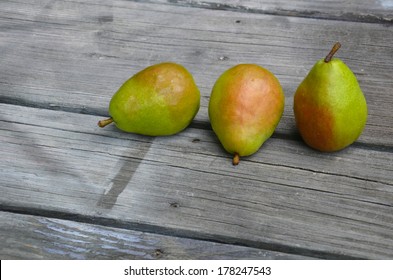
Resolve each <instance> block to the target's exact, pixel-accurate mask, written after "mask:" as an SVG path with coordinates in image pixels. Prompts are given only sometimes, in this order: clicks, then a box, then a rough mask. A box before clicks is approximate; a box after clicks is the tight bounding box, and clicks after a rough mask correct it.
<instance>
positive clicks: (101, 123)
mask: <svg viewBox="0 0 393 280" xmlns="http://www.w3.org/2000/svg"><path fill="white" fill-rule="evenodd" d="M112 122H113V119H112V118H109V119H105V120H100V121H99V122H98V126H99V127H104V126H107V125H108V124H110V123H112Z"/></svg>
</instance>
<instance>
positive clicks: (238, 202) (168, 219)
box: [0, 105, 393, 258]
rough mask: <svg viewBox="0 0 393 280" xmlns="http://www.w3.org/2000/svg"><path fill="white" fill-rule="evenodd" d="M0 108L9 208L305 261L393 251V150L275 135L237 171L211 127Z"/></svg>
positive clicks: (2, 175) (3, 183)
mask: <svg viewBox="0 0 393 280" xmlns="http://www.w3.org/2000/svg"><path fill="white" fill-rule="evenodd" d="M0 108H1V111H2V116H3V118H4V121H2V122H1V123H0V127H1V132H2V133H1V142H2V165H1V173H0V178H1V179H0V180H1V181H0V186H1V193H2V196H1V198H0V203H1V205H2V207H3V209H4V210H7V209H11V210H13V209H18V208H23V209H25V208H26V209H27V210H26V211H28V210H29V211H38V210H42V211H44V210H45V211H49V212H50V213H51V212H59V213H64V215H65V216H66V217H67V216H72V215H73V214H77V215H78V216H82V217H84V218H85V219H98V220H100V219H104V220H105V219H109V220H110V223H112V224H113V225H114V226H115V225H116V224H123V223H126V224H128V225H129V226H130V227H135V228H139V229H150V230H154V231H157V232H162V233H171V234H176V235H181V236H193V237H197V238H199V239H209V240H217V241H219V240H220V241H225V242H229V243H238V244H242V245H247V246H256V247H261V248H264V247H265V246H271V247H272V248H273V249H275V250H284V251H288V252H295V251H297V252H299V253H300V254H304V255H310V256H319V257H331V258H333V257H358V258H378V257H389V258H391V257H393V255H392V253H393V247H392V244H393V242H392V241H393V227H392V224H393V211H392V206H393V203H392V202H393V191H392V184H391V182H392V181H391V179H392V177H391V176H392V175H391V174H392V173H393V172H392V171H393V165H392V156H391V154H390V153H386V152H383V151H378V150H369V149H362V148H356V147H350V148H348V149H347V150H345V151H343V152H341V153H335V154H329V155H326V154H321V153H317V152H313V151H311V150H309V149H308V148H307V147H305V146H304V144H303V143H301V142H300V141H295V140H289V139H279V138H274V139H271V140H270V141H268V142H267V143H266V145H265V146H264V147H263V148H262V150H261V151H260V152H259V153H257V154H256V155H254V156H252V157H250V158H248V159H244V160H243V161H242V162H241V164H240V165H239V166H238V167H236V168H234V167H232V166H231V163H230V159H229V157H228V156H227V155H226V154H225V153H224V152H223V151H222V149H221V148H220V146H219V145H218V143H217V141H216V139H215V137H214V135H213V133H212V131H210V130H204V129H193V128H189V129H187V130H185V131H184V132H182V133H181V134H179V135H176V136H174V137H161V138H151V137H143V136H138V135H133V134H125V133H122V132H119V131H117V130H116V129H115V128H114V127H111V128H107V129H104V130H102V129H99V128H98V127H96V126H95V123H96V120H97V117H96V116H88V115H80V114H76V113H68V112H60V111H50V110H44V109H34V108H27V107H19V106H14V105H1V107H0ZM26 116H29V117H28V118H26ZM59 124H60V125H59ZM15 155H18V156H17V157H16V156H15ZM366 159H371V160H366ZM267 244H269V245H267ZM370 244H372V246H370Z"/></svg>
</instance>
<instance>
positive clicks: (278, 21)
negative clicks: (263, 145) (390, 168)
mask: <svg viewBox="0 0 393 280" xmlns="http://www.w3.org/2000/svg"><path fill="white" fill-rule="evenodd" d="M45 3H47V4H48V5H45ZM0 24H1V26H2V28H1V30H0V40H1V44H0V51H1V53H2V54H3V60H2V64H1V67H0V75H1V77H2V79H1V81H0V84H1V87H2V92H1V95H0V102H3V103H10V104H19V105H27V106H34V107H40V108H50V109H55V110H66V111H71V112H85V113H89V114H97V115H98V114H99V115H105V114H107V106H108V102H109V100H110V98H111V96H112V94H113V92H114V91H115V90H116V89H117V88H118V87H119V86H120V85H121V84H122V82H123V81H125V80H126V79H127V78H128V77H129V76H131V75H132V74H134V73H136V72H137V71H139V70H141V69H143V68H144V67H146V66H148V65H151V64H154V63H158V62H162V61H168V60H171V61H176V62H178V63H181V64H183V65H185V66H186V67H187V68H188V69H189V70H190V71H191V72H192V73H193V74H194V76H195V79H196V82H197V84H198V85H199V87H200V89H201V93H202V100H201V109H200V111H199V113H198V115H197V117H196V122H195V124H201V125H204V126H206V125H208V115H207V105H208V101H209V96H210V91H211V88H212V86H213V84H214V81H215V80H216V78H217V77H218V76H219V75H220V74H221V73H222V72H223V71H224V70H226V69H227V68H229V67H230V66H233V65H234V64H238V63H250V62H251V63H257V64H260V65H262V66H264V67H266V68H268V69H270V70H271V71H272V72H273V73H275V74H276V75H277V77H278V78H279V79H280V81H281V83H282V85H283V88H284V91H285V94H286V107H285V111H284V116H283V119H282V121H281V122H280V125H279V126H278V128H277V132H278V133H279V134H287V135H289V134H291V135H292V136H291V137H293V135H296V130H295V123H294V117H293V113H292V105H293V104H292V102H293V100H292V99H293V93H294V92H295V90H296V88H297V86H298V84H299V83H300V82H301V80H302V79H303V78H304V77H305V75H306V74H307V73H308V71H309V69H310V68H311V67H312V65H313V64H314V63H315V61H316V60H317V59H319V58H321V57H323V56H324V55H325V54H326V53H327V51H328V50H329V49H330V47H331V45H332V44H333V42H335V41H337V40H338V41H341V42H342V44H343V47H342V49H341V50H340V51H339V53H338V54H337V56H339V57H340V58H342V59H343V60H344V61H345V62H346V63H347V64H348V65H349V66H350V67H351V68H352V69H353V71H354V72H355V74H356V75H357V77H358V79H359V82H360V85H361V87H362V88H363V91H364V93H365V95H366V98H367V100H368V104H369V120H368V125H367V126H366V129H365V131H364V133H363V135H362V136H361V138H360V139H359V142H360V143H365V144H372V145H382V146H387V147H391V146H392V144H393V128H392V126H391V119H392V117H393V115H392V114H393V112H392V110H391V108H390V107H391V104H392V103H393V95H391V94H390V93H391V89H392V88H393V84H392V83H393V82H392V81H393V79H392V73H393V65H392V63H391V58H392V57H393V50H392V48H391V45H392V36H391V27H390V26H384V25H379V24H367V23H357V22H356V23H353V22H337V21H331V20H313V19H304V18H296V17H284V16H271V15H262V14H252V13H251V14H250V13H243V12H231V13H229V12H227V11H220V10H211V9H202V8H201V9H198V8H192V7H191V8H190V7H182V6H173V5H167V4H151V3H140V2H138V1H137V2H133V1H113V2H111V3H110V4H108V3H107V1H83V2H82V1H79V2H78V1H62V2H49V1H48V2H45V1H31V2H29V3H18V2H14V1H7V2H1V3H0Z"/></svg>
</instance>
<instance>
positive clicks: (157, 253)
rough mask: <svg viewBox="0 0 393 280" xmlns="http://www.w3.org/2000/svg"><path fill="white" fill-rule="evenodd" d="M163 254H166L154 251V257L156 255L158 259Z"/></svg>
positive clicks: (159, 250) (157, 250) (158, 250)
mask: <svg viewBox="0 0 393 280" xmlns="http://www.w3.org/2000/svg"><path fill="white" fill-rule="evenodd" d="M163 254H164V252H163V251H162V250H161V249H156V250H155V251H154V255H155V256H156V257H161V256H162V255H163Z"/></svg>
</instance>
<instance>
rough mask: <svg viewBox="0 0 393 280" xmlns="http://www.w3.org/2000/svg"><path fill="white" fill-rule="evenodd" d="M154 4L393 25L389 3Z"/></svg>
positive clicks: (182, 0)
mask: <svg viewBox="0 0 393 280" xmlns="http://www.w3.org/2000/svg"><path fill="white" fill-rule="evenodd" d="M151 2H160V3H170V4H176V5H184V6H187V7H189V6H192V7H199V8H206V9H215V10H229V11H240V12H245V13H263V14H272V15H280V16H295V17H307V18H318V19H331V20H343V21H358V22H372V23H382V24H392V21H393V3H392V1H390V0H379V1H368V0H358V1H356V2H354V1H351V0H344V1H339V0H334V1H325V0H317V1H311V0H292V1H286V0H278V1H277V0H264V1H258V0H245V1H244V0H241V1H240V0H229V1H220V0H204V1H197V0H169V1H168V0H155V1H151Z"/></svg>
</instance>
